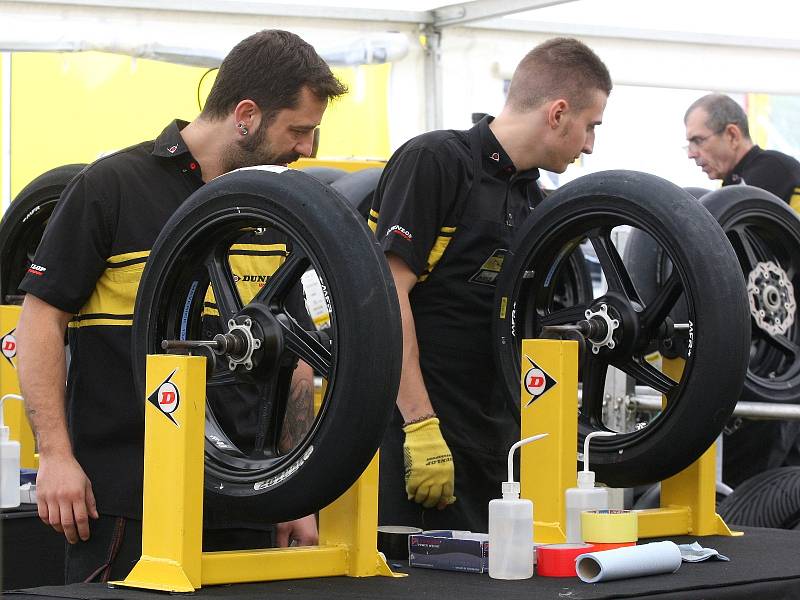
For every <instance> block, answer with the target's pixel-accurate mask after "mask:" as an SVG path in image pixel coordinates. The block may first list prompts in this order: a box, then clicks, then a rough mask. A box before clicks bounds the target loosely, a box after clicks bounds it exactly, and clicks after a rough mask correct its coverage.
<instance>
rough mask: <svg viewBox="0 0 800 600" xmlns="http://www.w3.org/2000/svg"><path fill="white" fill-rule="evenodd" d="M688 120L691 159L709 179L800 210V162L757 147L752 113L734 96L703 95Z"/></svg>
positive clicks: (686, 116)
mask: <svg viewBox="0 0 800 600" xmlns="http://www.w3.org/2000/svg"><path fill="white" fill-rule="evenodd" d="M683 122H684V124H685V125H686V140H687V142H689V143H688V145H687V146H686V151H687V153H688V154H689V158H691V159H693V160H694V161H695V163H697V166H698V167H700V168H701V169H703V172H704V173H705V174H706V175H708V178H709V179H722V185H734V184H739V183H746V184H747V185H753V186H755V187H759V188H762V189H765V190H767V191H769V192H772V193H773V194H775V195H776V196H778V197H779V198H781V199H783V201H784V202H787V203H789V204H791V205H792V207H794V208H795V209H796V210H798V211H800V162H798V161H797V160H795V159H794V158H792V157H791V156H789V155H787V154H784V153H782V152H777V151H776V150H762V149H761V148H759V147H758V146H757V145H756V144H754V143H753V140H751V139H750V130H749V127H748V125H747V115H745V113H744V110H742V107H741V106H739V104H737V103H736V102H735V101H734V100H733V99H732V98H730V97H729V96H726V95H724V94H708V95H706V96H703V97H702V98H699V99H698V100H695V101H694V103H693V104H692V105H691V106H690V107H689V108H688V110H687V111H686V115H685V116H684V117H683Z"/></svg>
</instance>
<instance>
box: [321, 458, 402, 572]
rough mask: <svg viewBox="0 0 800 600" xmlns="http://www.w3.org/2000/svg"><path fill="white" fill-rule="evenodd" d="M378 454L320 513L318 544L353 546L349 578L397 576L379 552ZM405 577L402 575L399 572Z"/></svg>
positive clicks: (348, 559) (348, 564)
mask: <svg viewBox="0 0 800 600" xmlns="http://www.w3.org/2000/svg"><path fill="white" fill-rule="evenodd" d="M377 532H378V454H375V456H374V458H373V459H372V462H370V464H369V466H368V467H367V468H366V469H365V470H364V473H362V475H361V477H359V479H358V481H356V482H355V483H354V484H353V485H352V486H351V487H350V489H349V490H347V491H346V492H345V493H344V494H342V496H340V497H339V499H338V500H336V502H334V503H333V504H331V505H329V506H326V507H325V508H323V509H322V510H321V511H320V513H319V543H320V545H321V546H325V545H345V546H346V547H348V548H349V549H350V551H349V553H348V557H347V569H346V571H345V573H344V574H346V575H349V576H350V577H369V576H372V575H387V576H395V573H393V572H392V571H391V569H389V565H387V564H386V559H385V558H384V556H383V554H379V553H378V547H377V544H378V537H377ZM398 576H400V577H402V575H398Z"/></svg>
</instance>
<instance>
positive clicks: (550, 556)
mask: <svg viewBox="0 0 800 600" xmlns="http://www.w3.org/2000/svg"><path fill="white" fill-rule="evenodd" d="M594 550H595V545H594V544H545V545H544V546H538V547H537V548H536V574H537V575H539V576H541V577H577V576H578V575H577V573H575V559H576V558H577V557H578V556H580V555H581V554H586V553H587V552H594Z"/></svg>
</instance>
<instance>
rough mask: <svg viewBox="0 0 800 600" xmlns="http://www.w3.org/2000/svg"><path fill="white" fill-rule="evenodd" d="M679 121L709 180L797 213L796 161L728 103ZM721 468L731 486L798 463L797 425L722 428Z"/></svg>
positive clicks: (714, 98)
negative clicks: (757, 136) (760, 194)
mask: <svg viewBox="0 0 800 600" xmlns="http://www.w3.org/2000/svg"><path fill="white" fill-rule="evenodd" d="M683 120H684V123H685V125H686V140H687V141H688V142H689V143H688V145H687V146H686V150H687V152H688V154H689V158H691V159H694V161H695V162H696V163H697V165H698V166H699V167H700V168H702V169H703V172H704V173H705V174H706V175H708V177H709V179H722V185H723V186H725V185H735V184H742V183H744V184H747V185H752V186H755V187H759V188H762V189H765V190H767V191H769V192H772V193H773V194H775V195H776V196H778V197H780V198H782V199H783V200H784V201H785V202H788V203H790V204H791V205H792V206H793V207H794V208H795V209H796V210H800V162H798V161H797V160H795V159H794V158H792V157H791V156H788V155H786V154H783V153H782V152H776V151H775V150H762V149H761V148H759V147H758V146H757V145H755V144H754V143H753V141H752V140H751V139H750V132H749V129H748V126H747V116H746V115H745V113H744V110H742V107H741V106H739V104H737V103H736V102H735V101H734V100H733V99H731V98H730V97H728V96H725V95H723V94H708V95H707V96H703V97H702V98H699V99H698V100H696V101H695V102H694V103H693V104H692V105H691V106H690V107H689V109H688V110H687V111H686V115H685V116H684V118H683ZM722 463H723V464H722V479H723V481H724V482H725V483H727V484H728V485H730V486H733V487H736V486H738V485H739V484H741V483H742V482H743V481H745V480H746V479H749V478H750V477H752V476H753V475H756V474H758V473H760V472H762V471H765V470H767V469H772V468H775V467H780V466H784V465H796V464H800V422H797V421H784V422H782V421H744V422H743V423H742V424H741V425H740V426H738V427H735V428H730V429H727V430H726V432H725V445H724V453H723V461H722Z"/></svg>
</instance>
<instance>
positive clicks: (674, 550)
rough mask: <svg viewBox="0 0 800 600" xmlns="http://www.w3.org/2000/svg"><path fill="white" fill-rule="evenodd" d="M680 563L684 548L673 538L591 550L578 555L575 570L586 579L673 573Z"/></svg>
mask: <svg viewBox="0 0 800 600" xmlns="http://www.w3.org/2000/svg"><path fill="white" fill-rule="evenodd" d="M680 566H681V551H680V549H679V548H678V546H677V544H675V543H673V542H653V543H650V544H641V545H639V546H630V547H628V548H617V549H616V550H606V551H604V552H589V553H587V554H581V555H580V556H578V557H577V558H576V559H575V571H576V572H577V574H578V577H580V578H581V580H582V581H585V582H586V583H597V582H598V581H611V580H613V579H627V578H631V577H642V576H643V575H658V574H661V573H674V572H675V571H677V570H678V568H679V567H680Z"/></svg>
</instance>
